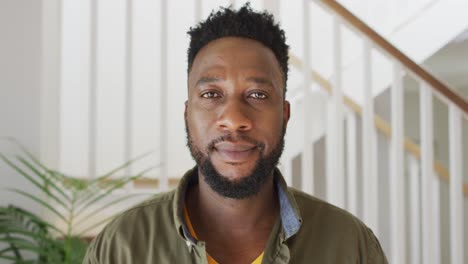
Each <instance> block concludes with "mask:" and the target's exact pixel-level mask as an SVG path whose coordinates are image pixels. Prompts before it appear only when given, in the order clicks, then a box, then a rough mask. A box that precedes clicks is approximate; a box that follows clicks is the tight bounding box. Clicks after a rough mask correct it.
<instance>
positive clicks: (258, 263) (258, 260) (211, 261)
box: [184, 206, 264, 264]
mask: <svg viewBox="0 0 468 264" xmlns="http://www.w3.org/2000/svg"><path fill="white" fill-rule="evenodd" d="M184 218H185V221H186V222H187V227H188V229H189V231H190V234H191V235H192V236H193V237H194V238H195V239H198V237H197V234H196V233H195V230H194V229H193V226H192V222H190V217H189V214H188V211H187V208H186V207H185V206H184ZM263 253H264V252H262V254H260V255H259V256H258V257H257V258H256V259H255V260H254V261H253V262H252V264H261V263H262V260H263ZM206 255H207V257H208V264H218V262H217V261H216V260H215V259H214V258H212V257H211V256H210V254H208V252H206Z"/></svg>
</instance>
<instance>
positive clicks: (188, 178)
mask: <svg viewBox="0 0 468 264" xmlns="http://www.w3.org/2000/svg"><path fill="white" fill-rule="evenodd" d="M274 181H275V184H276V188H277V193H278V200H279V205H280V218H281V226H282V228H283V231H284V240H287V239H288V238H290V237H292V236H293V235H295V234H296V233H297V232H298V231H299V229H300V227H301V223H302V219H301V216H300V213H299V209H298V206H297V204H296V201H295V199H294V197H293V195H292V194H291V193H290V192H289V191H288V187H287V185H286V182H285V180H284V178H283V176H282V175H281V172H280V171H279V170H278V169H277V168H275V169H274ZM197 182H198V168H197V167H194V168H193V169H191V170H189V171H188V172H187V173H185V175H184V177H183V178H182V179H181V182H180V184H179V186H178V188H177V190H176V193H175V195H176V199H175V201H174V206H175V210H174V213H175V215H174V218H175V219H174V220H175V222H176V225H177V228H178V230H179V231H180V233H181V235H182V236H183V237H184V238H185V239H186V240H187V241H190V242H191V243H193V244H197V240H196V239H195V238H194V237H193V236H192V235H191V234H190V232H189V230H188V227H187V224H186V222H185V219H184V215H183V208H184V206H185V195H186V193H187V189H188V187H189V186H190V185H192V184H196V183H197Z"/></svg>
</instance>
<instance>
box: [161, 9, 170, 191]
mask: <svg viewBox="0 0 468 264" xmlns="http://www.w3.org/2000/svg"><path fill="white" fill-rule="evenodd" d="M160 23H161V37H160V40H161V54H160V59H159V61H160V65H161V66H160V69H161V83H160V84H161V85H160V87H159V89H160V91H161V100H160V102H159V105H160V119H161V121H160V122H161V123H160V126H161V132H160V142H159V145H160V154H159V155H160V156H159V158H160V160H161V169H160V173H161V175H160V178H159V180H160V186H159V187H160V189H161V190H162V191H165V190H167V189H168V188H169V181H168V175H167V174H168V168H167V165H168V158H167V155H168V151H167V137H168V134H167V126H168V122H167V114H168V113H167V101H168V100H167V68H168V67H167V51H168V49H167V37H168V32H167V0H161V22H160Z"/></svg>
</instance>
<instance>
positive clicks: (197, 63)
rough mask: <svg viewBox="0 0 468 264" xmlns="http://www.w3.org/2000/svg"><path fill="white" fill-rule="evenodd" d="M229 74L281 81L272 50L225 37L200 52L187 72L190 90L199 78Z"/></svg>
mask: <svg viewBox="0 0 468 264" xmlns="http://www.w3.org/2000/svg"><path fill="white" fill-rule="evenodd" d="M230 73H245V74H249V73H250V74H259V75H264V77H270V78H272V79H277V80H278V81H279V82H280V83H281V80H282V78H283V77H282V74H281V69H280V66H279V62H278V60H277V59H276V57H275V55H274V53H273V51H272V50H271V49H269V48H268V47H266V46H264V45H263V44H262V43H260V42H258V41H255V40H251V39H247V38H240V37H224V38H220V39H217V40H214V41H211V42H210V43H208V44H207V45H206V46H204V47H203V48H202V49H200V51H199V52H198V54H197V55H196V57H195V59H194V62H193V64H192V68H191V70H190V72H189V86H191V85H190V84H191V83H193V82H194V81H196V80H194V79H196V78H199V77H201V75H206V74H212V75H229V74H230ZM220 77H226V76H220ZM275 81H276V80H275Z"/></svg>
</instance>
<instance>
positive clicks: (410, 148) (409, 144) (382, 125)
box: [289, 54, 468, 197]
mask: <svg viewBox="0 0 468 264" xmlns="http://www.w3.org/2000/svg"><path fill="white" fill-rule="evenodd" d="M289 63H290V64H291V65H293V66H295V67H296V68H298V69H299V70H302V67H303V66H302V62H301V60H299V58H297V57H296V56H295V55H293V54H289ZM310 77H311V78H312V80H313V81H315V82H316V83H317V84H318V85H319V86H320V87H322V88H323V89H325V90H326V91H327V92H328V93H330V94H331V92H332V89H333V86H332V84H331V82H330V81H328V80H327V79H326V78H325V77H323V76H322V75H320V73H318V72H316V71H314V70H311V72H310ZM343 101H344V104H345V105H347V106H348V107H349V108H350V109H351V110H352V111H353V112H355V113H356V114H358V115H359V116H360V117H362V107H361V106H360V105H359V104H358V103H356V102H355V101H354V100H353V99H351V98H350V97H348V96H344V98H343ZM374 123H375V126H376V128H377V130H378V131H379V132H380V133H382V134H383V135H384V136H386V137H387V138H391V137H392V129H391V126H390V124H389V123H388V122H386V121H385V120H384V119H383V118H382V117H380V116H379V115H374ZM404 142H405V143H404V144H405V145H404V147H405V150H406V151H407V152H409V153H410V154H411V155H413V156H414V157H415V158H416V159H418V160H421V149H420V147H419V145H418V144H417V143H415V142H414V141H413V140H411V139H410V138H408V137H405V140H404ZM434 170H435V171H436V172H437V174H438V175H439V176H440V177H441V178H442V179H443V180H445V181H446V182H449V181H450V174H449V171H448V170H447V168H445V166H444V165H443V164H442V163H440V162H439V161H437V160H435V161H434ZM463 193H464V194H465V196H467V197H468V184H463Z"/></svg>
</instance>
